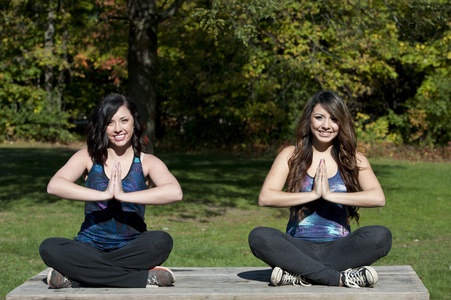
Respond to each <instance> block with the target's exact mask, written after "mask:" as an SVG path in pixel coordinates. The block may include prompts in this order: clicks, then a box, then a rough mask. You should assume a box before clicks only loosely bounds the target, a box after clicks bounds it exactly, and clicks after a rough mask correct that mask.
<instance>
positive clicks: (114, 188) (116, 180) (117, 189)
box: [106, 161, 124, 199]
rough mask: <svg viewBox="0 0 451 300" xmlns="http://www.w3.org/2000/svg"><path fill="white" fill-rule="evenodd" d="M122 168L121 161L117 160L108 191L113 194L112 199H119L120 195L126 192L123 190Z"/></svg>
mask: <svg viewBox="0 0 451 300" xmlns="http://www.w3.org/2000/svg"><path fill="white" fill-rule="evenodd" d="M121 177H122V169H121V164H120V162H119V161H115V162H114V165H113V169H112V170H111V176H110V182H109V183H108V187H107V190H106V192H107V193H108V194H109V195H110V196H111V199H118V198H119V196H120V195H121V194H122V193H123V192H124V191H123V190H122V181H121Z"/></svg>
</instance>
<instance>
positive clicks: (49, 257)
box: [39, 238, 64, 265]
mask: <svg viewBox="0 0 451 300" xmlns="http://www.w3.org/2000/svg"><path fill="white" fill-rule="evenodd" d="M63 242H64V240H63V239H61V238H48V239H46V240H44V241H43V242H42V243H41V245H40V246H39V254H40V255H41V258H42V260H43V261H44V263H45V264H47V265H49V264H52V263H53V258H54V257H58V256H60V255H61V253H60V252H61V250H60V249H61V247H60V246H61V245H62V244H63Z"/></svg>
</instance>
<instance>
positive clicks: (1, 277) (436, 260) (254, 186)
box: [0, 146, 451, 299]
mask: <svg viewBox="0 0 451 300" xmlns="http://www.w3.org/2000/svg"><path fill="white" fill-rule="evenodd" d="M73 153H74V150H71V149H63V148H61V149H52V148H12V147H8V146H2V147H0V166H1V168H2V170H3V172H4V174H5V175H4V176H2V177H0V204H1V206H0V226H1V227H2V229H3V232H4V234H3V235H2V237H1V238H0V282H1V283H2V285H1V288H0V298H4V297H5V296H6V294H7V293H8V292H9V291H11V290H12V289H14V288H15V287H17V286H19V285H20V284H22V283H23V282H24V281H26V280H27V279H28V278H30V277H31V276H33V275H36V274H37V273H39V272H40V271H42V270H43V269H45V268H46V266H45V265H44V264H43V262H42V261H41V259H40V257H39V253H38V247H39V245H40V243H41V242H42V241H43V240H44V239H45V238H48V237H54V236H58V237H66V238H72V237H74V236H75V235H76V234H77V232H78V230H79V228H80V224H81V223H82V221H83V203H81V202H75V201H67V200H62V199H58V198H56V197H53V196H49V195H47V194H46V185H47V182H48V180H49V179H50V177H51V176H52V175H53V174H54V172H56V170H57V169H58V168H59V167H61V166H62V165H63V164H64V163H65V161H66V160H67V159H68V157H70V155H72V154H73ZM159 157H160V158H161V159H162V160H163V161H165V162H166V164H167V165H168V167H169V169H170V170H171V171H172V172H173V173H174V175H175V176H176V177H177V178H178V179H179V181H180V184H181V186H182V188H183V191H184V200H183V201H181V202H179V203H177V204H173V205H166V206H148V208H147V211H146V222H147V224H148V229H149V230H165V231H167V232H169V233H170V234H171V235H172V236H173V238H174V250H173V252H172V253H171V255H170V257H169V259H168V261H167V262H166V263H165V265H166V266H174V267H214V266H225V267H239V266H255V267H257V266H258V267H264V266H265V264H264V263H262V262H261V261H260V260H258V259H256V258H255V257H254V256H253V255H252V253H251V252H250V249H249V246H248V244H247V236H248V234H249V232H250V231H251V230H252V229H253V228H255V227H257V226H270V227H275V228H278V229H280V230H282V231H283V230H284V229H285V226H286V222H287V218H288V209H275V208H261V207H258V206H257V196H258V193H259V191H260V187H261V184H262V183H263V180H264V178H265V176H266V173H267V172H268V170H269V168H270V167H271V164H272V160H273V158H274V157H260V158H249V157H247V158H245V157H231V156H222V155H211V154H208V155H197V154H176V153H164V154H161V155H159ZM372 164H373V167H374V170H375V172H376V174H377V176H378V178H379V180H380V182H381V184H382V187H383V188H384V191H385V194H386V199H387V205H386V206H385V207H383V208H373V209H361V210H360V214H361V221H360V226H365V225H371V224H381V225H385V226H387V227H388V228H390V229H391V230H392V233H393V248H392V251H391V252H390V254H389V255H388V256H387V257H385V258H383V259H382V260H380V261H379V262H377V264H378V265H411V266H412V267H413V268H414V270H415V271H416V272H417V274H418V275H419V276H420V277H421V278H422V280H423V282H424V284H425V286H426V287H427V288H428V290H429V292H430V294H431V299H445V298H450V297H451V294H450V290H449V286H451V279H450V278H451V276H450V275H451V270H450V265H451V262H450V260H449V258H450V254H451V253H450V250H449V249H451V243H450V240H451V228H450V226H449V215H450V193H449V183H450V182H451V164H437V163H421V162H416V163H411V162H399V161H390V160H372ZM356 227H357V225H356V224H353V228H354V229H355V228H356ZM11 270H14V272H11Z"/></svg>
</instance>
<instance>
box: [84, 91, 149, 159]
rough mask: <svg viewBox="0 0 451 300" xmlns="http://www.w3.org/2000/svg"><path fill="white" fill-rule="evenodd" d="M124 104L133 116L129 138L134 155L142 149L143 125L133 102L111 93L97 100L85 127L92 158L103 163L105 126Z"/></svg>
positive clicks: (105, 148) (143, 146)
mask: <svg viewBox="0 0 451 300" xmlns="http://www.w3.org/2000/svg"><path fill="white" fill-rule="evenodd" d="M123 105H125V106H126V107H127V108H128V110H130V113H131V115H132V116H133V122H134V130H133V137H132V139H131V142H132V146H133V151H134V152H135V156H137V157H139V156H140V154H141V152H142V151H144V149H145V145H144V139H143V132H144V126H143V123H142V122H141V118H140V116H139V113H138V109H137V108H136V105H135V103H134V102H133V101H132V100H131V99H130V98H129V97H127V96H124V95H120V94H111V95H108V96H106V97H105V98H103V99H102V100H101V101H99V102H98V103H97V105H96V107H95V108H94V111H93V113H92V116H91V119H90V121H89V123H88V126H87V128H86V142H87V145H88V153H89V155H90V156H91V158H92V160H93V161H95V162H97V163H99V164H101V165H103V164H105V162H106V160H107V158H108V152H107V148H108V137H107V135H106V128H107V126H108V123H109V122H110V121H111V118H113V116H114V114H115V113H116V112H117V110H118V109H119V108H120V107H121V106H123Z"/></svg>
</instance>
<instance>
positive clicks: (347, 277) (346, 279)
mask: <svg viewBox="0 0 451 300" xmlns="http://www.w3.org/2000/svg"><path fill="white" fill-rule="evenodd" d="M377 280H378V277H377V273H376V270H375V269H374V268H373V267H361V268H358V269H354V270H353V269H347V270H346V271H343V272H341V281H342V283H343V284H344V285H345V286H347V287H352V288H360V287H372V286H373V285H375V284H376V283H377Z"/></svg>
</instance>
